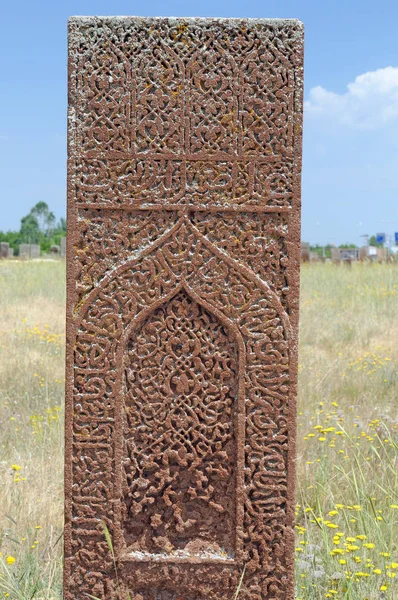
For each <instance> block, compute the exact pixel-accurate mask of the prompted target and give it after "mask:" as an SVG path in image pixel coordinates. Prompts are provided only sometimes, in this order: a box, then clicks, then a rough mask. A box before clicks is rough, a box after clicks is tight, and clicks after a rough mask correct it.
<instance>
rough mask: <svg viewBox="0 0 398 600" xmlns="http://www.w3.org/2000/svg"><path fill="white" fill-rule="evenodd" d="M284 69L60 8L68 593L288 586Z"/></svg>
mask: <svg viewBox="0 0 398 600" xmlns="http://www.w3.org/2000/svg"><path fill="white" fill-rule="evenodd" d="M302 62H303V28H302V24H301V23H300V22H298V21H295V20H262V19H260V20H254V19H163V18H162V19H154V18H137V17H110V18H108V17H104V18H102V17H101V18H96V17H73V18H72V19H71V20H70V23H69V129H68V131H69V134H68V140H69V162H68V249H67V264H68V308H67V322H68V327H67V383H66V396H67V400H66V466H65V495H66V504H65V521H66V522H65V596H64V597H65V599H67V600H72V599H73V600H77V599H79V600H80V599H84V598H89V597H96V598H99V599H101V600H108V599H121V600H128V599H130V600H210V599H211V600H227V599H228V600H231V599H232V598H233V597H234V593H235V590H236V588H237V586H238V583H239V580H240V577H241V574H242V573H243V571H244V578H243V583H242V587H241V591H240V596H239V597H240V598H241V599H242V600H243V599H246V600H260V599H261V600H271V599H272V600H276V599H280V600H282V599H283V600H287V599H289V598H290V599H293V595H294V594H293V590H294V578H293V551H294V530H293V518H294V483H295V481H294V480H295V422H296V384H297V335H298V292H299V260H300V175H301V122H302V121H301V119H302V75H303V66H302ZM104 524H105V525H106V527H107V528H108V530H109V532H110V535H111V538H112V544H113V550H114V559H113V557H112V553H111V552H110V550H109V547H108V545H107V542H106V539H105V535H104V531H103V526H104Z"/></svg>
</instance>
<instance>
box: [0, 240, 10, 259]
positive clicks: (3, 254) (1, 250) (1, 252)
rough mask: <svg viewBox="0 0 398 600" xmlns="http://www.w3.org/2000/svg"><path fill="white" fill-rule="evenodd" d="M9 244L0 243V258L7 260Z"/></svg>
mask: <svg viewBox="0 0 398 600" xmlns="http://www.w3.org/2000/svg"><path fill="white" fill-rule="evenodd" d="M9 248H10V244H9V243H8V242H0V258H8V250H9Z"/></svg>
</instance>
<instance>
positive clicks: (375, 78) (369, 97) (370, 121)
mask: <svg viewBox="0 0 398 600" xmlns="http://www.w3.org/2000/svg"><path fill="white" fill-rule="evenodd" d="M304 106H305V110H306V115H307V116H311V117H316V116H318V117H322V118H325V117H326V118H327V119H328V121H329V122H330V123H332V122H337V123H340V124H341V125H348V126H350V127H353V128H357V129H376V128H379V127H382V126H383V125H387V124H388V123H391V122H392V121H394V120H398V67H386V68H384V69H377V71H369V72H367V73H363V74H362V75H358V77H356V78H355V81H353V82H352V83H349V84H348V85H347V92H345V93H344V94H336V93H335V92H330V91H328V90H326V89H325V88H323V87H321V86H316V87H314V88H312V89H311V90H310V93H309V99H308V100H307V101H306V102H305V105H304Z"/></svg>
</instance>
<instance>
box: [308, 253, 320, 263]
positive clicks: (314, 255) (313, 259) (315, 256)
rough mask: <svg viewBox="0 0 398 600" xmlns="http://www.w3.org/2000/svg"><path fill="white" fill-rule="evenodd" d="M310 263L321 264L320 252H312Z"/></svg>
mask: <svg viewBox="0 0 398 600" xmlns="http://www.w3.org/2000/svg"><path fill="white" fill-rule="evenodd" d="M310 262H319V254H318V252H310Z"/></svg>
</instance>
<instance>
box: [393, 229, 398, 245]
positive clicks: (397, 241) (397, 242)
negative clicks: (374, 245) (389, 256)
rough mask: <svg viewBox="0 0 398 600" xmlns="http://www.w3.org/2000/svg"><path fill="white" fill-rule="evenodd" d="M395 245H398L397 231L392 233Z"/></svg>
mask: <svg viewBox="0 0 398 600" xmlns="http://www.w3.org/2000/svg"><path fill="white" fill-rule="evenodd" d="M394 237H395V243H396V244H398V231H396V232H395V233H394Z"/></svg>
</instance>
